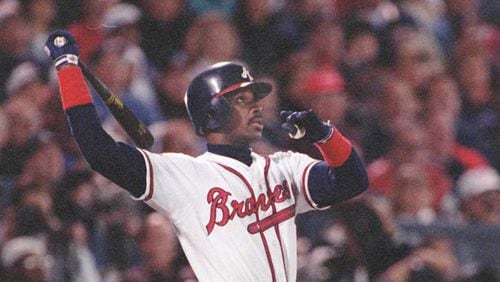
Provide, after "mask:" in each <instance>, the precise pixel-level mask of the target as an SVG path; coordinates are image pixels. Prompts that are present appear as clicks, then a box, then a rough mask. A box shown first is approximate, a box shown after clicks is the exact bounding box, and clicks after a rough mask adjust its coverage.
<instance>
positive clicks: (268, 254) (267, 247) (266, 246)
mask: <svg viewBox="0 0 500 282" xmlns="http://www.w3.org/2000/svg"><path fill="white" fill-rule="evenodd" d="M219 165H220V166H221V167H222V168H224V169H225V170H227V171H229V172H231V173H232V174H234V175H235V176H237V177H238V178H239V179H240V180H241V181H243V183H244V184H245V186H246V187H247V189H248V191H249V192H250V194H251V196H252V198H253V200H254V202H255V203H257V197H256V196H255V190H254V189H253V187H252V185H251V184H250V182H249V181H248V180H247V179H246V178H245V177H244V176H243V175H242V174H241V173H240V172H239V171H237V170H235V169H234V168H232V167H229V166H226V165H223V164H219ZM255 217H256V220H257V222H260V215H259V212H258V211H257V212H256V214H255ZM258 229H259V231H258V233H259V234H260V237H261V239H262V244H263V246H264V250H265V252H266V258H267V261H268V264H269V268H270V272H271V277H272V281H273V282H276V281H277V277H276V270H275V266H274V263H273V258H272V252H271V246H270V245H269V242H268V240H267V238H266V235H265V234H264V233H265V230H261V228H258ZM285 277H286V273H285Z"/></svg>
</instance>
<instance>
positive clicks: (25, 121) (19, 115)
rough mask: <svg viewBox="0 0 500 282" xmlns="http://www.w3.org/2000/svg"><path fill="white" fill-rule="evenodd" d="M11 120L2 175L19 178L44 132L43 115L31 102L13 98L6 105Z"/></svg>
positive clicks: (0, 168)
mask: <svg viewBox="0 0 500 282" xmlns="http://www.w3.org/2000/svg"><path fill="white" fill-rule="evenodd" d="M4 110H5V114H6V116H7V118H8V120H9V124H15V126H10V127H9V131H8V136H9V139H8V141H7V144H6V145H5V146H4V147H3V148H2V152H1V153H0V157H1V159H0V174H1V175H4V176H9V177H13V176H17V175H19V174H20V173H21V171H22V167H23V165H24V162H25V161H26V158H27V157H28V156H29V155H31V154H32V153H33V146H32V145H33V144H34V143H35V141H36V138H37V135H38V134H39V133H40V131H41V130H42V114H41V112H40V110H39V109H38V107H36V106H35V105H34V104H33V103H31V101H29V100H27V99H26V98H22V97H13V98H11V99H9V100H8V101H7V102H6V104H5V105H4Z"/></svg>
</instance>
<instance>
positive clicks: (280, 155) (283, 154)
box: [268, 150, 309, 161]
mask: <svg viewBox="0 0 500 282" xmlns="http://www.w3.org/2000/svg"><path fill="white" fill-rule="evenodd" d="M268 157H269V158H270V159H271V161H281V160H286V159H290V158H309V156H308V155H306V154H303V153H298V152H294V151H290V150H289V151H278V152H275V153H272V154H270V155H269V156H268Z"/></svg>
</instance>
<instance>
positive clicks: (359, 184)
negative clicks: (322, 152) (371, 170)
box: [308, 149, 368, 207]
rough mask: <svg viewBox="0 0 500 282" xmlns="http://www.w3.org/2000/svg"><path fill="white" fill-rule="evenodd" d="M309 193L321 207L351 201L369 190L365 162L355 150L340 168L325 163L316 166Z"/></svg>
mask: <svg viewBox="0 0 500 282" xmlns="http://www.w3.org/2000/svg"><path fill="white" fill-rule="evenodd" d="M308 186H309V193H310V195H311V198H312V200H313V201H314V202H315V203H316V204H318V206H319V207H325V206H330V205H333V204H337V203H340V202H342V201H345V200H348V199H351V198H353V197H355V196H357V195H359V194H361V193H362V192H363V191H365V190H366V189H368V175H367V174H366V170H365V166H364V164H363V161H362V160H361V159H360V157H359V156H358V154H357V153H356V151H355V150H354V149H353V150H352V151H351V154H350V155H349V158H348V159H347V161H346V162H345V163H344V164H343V165H341V166H340V167H336V168H333V167H330V166H329V165H328V164H327V163H325V162H320V163H317V164H316V165H314V166H313V167H312V168H311V171H310V172H309V179H308Z"/></svg>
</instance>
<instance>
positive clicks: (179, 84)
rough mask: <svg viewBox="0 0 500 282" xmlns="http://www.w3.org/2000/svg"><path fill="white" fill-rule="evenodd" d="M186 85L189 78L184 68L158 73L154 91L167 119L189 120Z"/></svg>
mask: <svg viewBox="0 0 500 282" xmlns="http://www.w3.org/2000/svg"><path fill="white" fill-rule="evenodd" d="M189 36H190V35H189V34H188V37H189ZM186 66H187V65H186ZM188 85H189V78H188V74H187V73H186V69H185V67H184V66H176V65H173V66H171V67H170V68H167V69H166V70H165V71H163V72H162V73H160V77H159V78H158V80H157V81H156V91H157V95H158V104H159V105H160V109H161V111H162V113H163V114H164V115H165V116H166V117H167V119H170V118H186V119H188V118H189V116H188V113H187V110H186V104H185V103H184V95H185V94H186V89H187V88H188Z"/></svg>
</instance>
